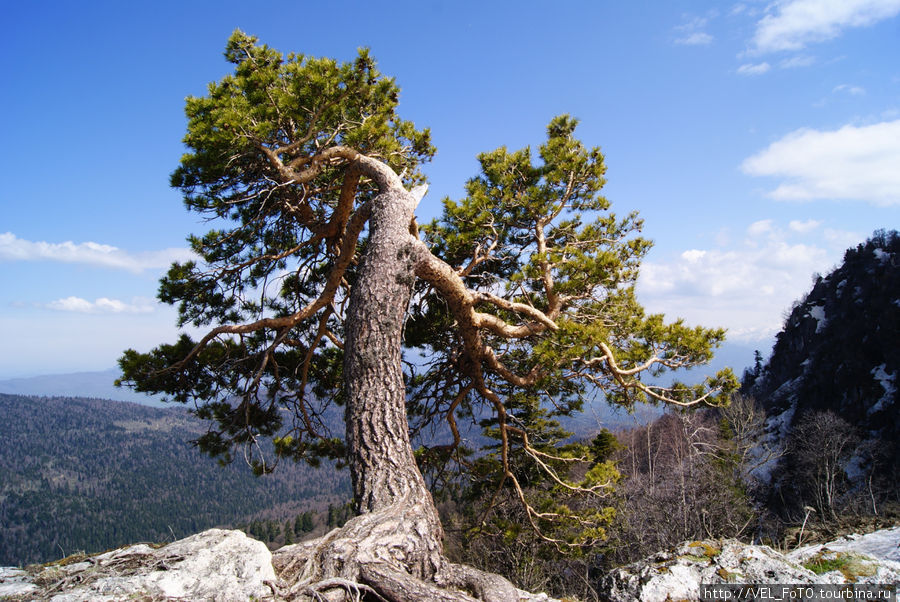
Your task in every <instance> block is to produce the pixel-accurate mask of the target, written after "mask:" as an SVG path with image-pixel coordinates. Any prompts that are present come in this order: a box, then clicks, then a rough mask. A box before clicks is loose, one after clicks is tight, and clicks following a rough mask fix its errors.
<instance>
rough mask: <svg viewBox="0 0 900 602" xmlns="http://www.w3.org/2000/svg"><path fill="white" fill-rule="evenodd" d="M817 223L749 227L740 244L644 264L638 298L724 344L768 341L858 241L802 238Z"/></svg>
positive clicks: (831, 234)
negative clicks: (720, 331)
mask: <svg viewBox="0 0 900 602" xmlns="http://www.w3.org/2000/svg"><path fill="white" fill-rule="evenodd" d="M819 225H820V224H819V223H818V222H816V221H815V220H809V221H806V222H799V221H797V222H791V223H790V225H789V227H788V228H787V229H785V228H783V227H781V226H779V225H778V224H776V223H775V221H774V220H771V219H766V220H759V221H757V222H754V223H752V224H750V225H749V226H747V228H746V229H745V231H744V236H743V237H742V238H741V240H738V241H736V242H733V243H726V244H723V245H717V246H716V247H714V248H708V249H689V250H686V251H684V252H682V253H681V254H680V255H678V256H677V257H675V258H673V259H671V260H668V261H646V262H644V265H643V267H642V269H641V277H640V281H639V283H638V295H639V298H640V299H641V301H642V302H643V303H644V304H645V305H646V307H647V308H648V310H650V311H659V312H664V313H666V315H667V316H668V317H671V318H674V317H683V318H684V319H685V320H686V321H687V322H688V323H691V324H701V325H703V326H721V327H725V328H728V333H729V334H728V336H729V339H732V340H739V341H744V342H756V341H761V340H765V339H769V338H771V337H772V336H773V335H774V334H775V333H776V332H778V330H779V329H780V328H781V325H782V317H783V314H784V312H785V310H786V309H788V308H789V307H790V306H791V304H792V303H793V302H794V301H795V300H797V299H798V298H800V297H801V296H802V295H804V294H805V293H806V292H807V291H808V290H809V287H810V281H811V278H812V275H813V274H814V273H817V272H819V273H824V272H827V271H828V270H829V269H831V268H832V267H833V266H834V265H835V263H836V262H837V261H838V260H839V259H840V254H841V252H842V251H843V249H845V248H846V247H847V246H851V245H854V244H857V243H858V242H860V241H861V240H862V237H861V236H859V235H855V234H853V233H848V232H841V233H838V232H837V231H826V232H824V233H823V235H824V237H825V239H826V241H827V244H824V245H817V244H815V243H813V242H810V241H808V240H806V239H805V238H800V237H801V236H802V237H806V236H808V235H809V233H810V232H811V231H812V230H813V229H814V228H817V227H818V226H819Z"/></svg>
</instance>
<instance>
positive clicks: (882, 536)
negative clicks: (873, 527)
mask: <svg viewBox="0 0 900 602" xmlns="http://www.w3.org/2000/svg"><path fill="white" fill-rule="evenodd" d="M825 547H827V548H828V549H829V550H833V551H835V552H852V553H855V554H865V555H866V556H871V557H872V558H874V559H875V560H879V561H887V562H889V563H893V564H894V565H896V567H895V568H896V569H897V570H900V527H893V528H892V529H882V530H881V531H875V532H874V533H869V534H867V535H847V536H846V537H842V538H840V539H837V540H835V541H830V542H828V543H826V544H818V545H814V546H806V547H803V548H799V549H797V550H794V551H793V552H791V553H789V554H788V555H787V557H788V558H790V559H791V560H795V561H797V562H803V561H804V560H805V559H807V558H809V557H811V556H815V555H816V554H817V553H819V552H820V551H821V550H822V548H825Z"/></svg>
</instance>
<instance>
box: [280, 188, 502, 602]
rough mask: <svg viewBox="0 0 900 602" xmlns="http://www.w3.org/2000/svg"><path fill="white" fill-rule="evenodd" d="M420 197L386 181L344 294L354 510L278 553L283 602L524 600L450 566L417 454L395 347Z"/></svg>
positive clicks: (490, 579)
mask: <svg viewBox="0 0 900 602" xmlns="http://www.w3.org/2000/svg"><path fill="white" fill-rule="evenodd" d="M418 197H419V195H418V194H416V193H410V192H407V191H406V190H405V189H403V188H402V186H399V183H396V184H394V183H393V182H387V183H382V192H381V194H380V195H379V196H378V197H377V198H376V199H375V200H374V202H373V204H372V214H371V217H370V220H369V226H370V239H369V244H368V247H367V249H366V254H365V257H364V259H363V262H362V265H361V266H360V270H359V272H358V278H357V282H356V283H355V285H354V287H353V290H352V292H351V295H350V303H349V309H348V313H347V321H346V328H347V332H346V339H345V344H344V355H345V357H344V381H345V387H346V390H347V408H346V415H345V421H346V427H347V433H346V436H347V444H348V449H349V451H350V457H349V466H350V474H351V479H352V482H353V492H354V500H355V502H356V506H357V511H358V512H359V513H360V514H359V516H357V517H355V518H353V519H351V520H350V521H348V522H347V524H346V525H344V527H342V528H341V529H336V530H334V531H332V532H331V533H329V534H328V535H326V536H325V537H323V538H321V539H318V540H315V541H312V542H307V543H304V544H298V545H296V546H289V547H288V548H284V549H283V550H282V551H280V552H279V553H277V554H276V557H275V567H276V569H277V570H278V573H279V577H280V579H281V582H282V584H283V588H284V590H283V591H282V592H281V594H282V596H283V597H285V598H299V599H317V600H318V599H327V600H343V599H353V596H355V595H356V593H357V592H366V591H368V592H370V593H372V594H377V596H379V597H381V598H382V599H386V600H390V601H393V602H406V601H409V602H411V601H413V600H446V601H448V602H449V601H468V600H478V599H481V600H489V601H497V602H501V601H508V600H519V599H520V597H519V592H518V590H516V588H515V587H513V586H512V584H510V583H509V582H508V581H506V580H505V579H503V578H502V577H499V576H497V575H491V574H488V573H484V572H481V571H478V570H476V569H473V568H470V567H465V566H461V565H454V564H451V563H449V562H447V561H446V559H445V558H444V556H443V547H442V538H443V531H442V529H441V523H440V519H439V517H438V513H437V510H436V508H435V506H434V502H433V500H432V498H431V494H430V492H429V491H428V488H427V486H426V485H425V481H424V479H423V478H422V474H421V473H420V472H419V469H418V466H417V465H416V461H415V458H414V456H413V452H412V445H411V444H410V439H409V428H408V422H407V417H406V392H405V387H404V384H403V373H402V368H401V341H402V333H403V324H404V321H405V319H406V311H407V307H408V304H409V299H410V295H411V291H412V286H413V283H414V279H415V270H416V259H415V257H416V253H415V245H416V243H417V241H416V239H415V238H414V237H413V236H412V235H411V234H410V232H409V224H410V221H411V219H412V217H413V212H414V210H415V207H416V205H417V203H418V200H419V198H418Z"/></svg>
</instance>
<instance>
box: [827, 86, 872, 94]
mask: <svg viewBox="0 0 900 602" xmlns="http://www.w3.org/2000/svg"><path fill="white" fill-rule="evenodd" d="M831 92H832V93H833V94H838V93H844V94H849V95H850V96H863V95H865V93H866V90H865V88H860V87H859V86H851V85H850V84H841V85H839V86H835V87H834V89H833V90H832V91H831Z"/></svg>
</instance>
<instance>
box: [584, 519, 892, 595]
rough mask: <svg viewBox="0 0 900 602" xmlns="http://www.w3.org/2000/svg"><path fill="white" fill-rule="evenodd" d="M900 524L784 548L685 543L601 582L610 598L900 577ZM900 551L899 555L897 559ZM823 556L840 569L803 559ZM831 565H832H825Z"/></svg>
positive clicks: (728, 542) (885, 580) (888, 580)
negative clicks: (814, 567) (708, 588)
mask: <svg viewBox="0 0 900 602" xmlns="http://www.w3.org/2000/svg"><path fill="white" fill-rule="evenodd" d="M898 542H900V527H898V528H895V529H888V530H885V531H878V532H876V533H872V534H869V535H865V536H851V537H850V538H844V539H841V540H837V541H835V542H831V543H829V544H824V545H819V546H810V547H809V548H802V549H800V550H796V551H795V552H792V553H790V554H787V555H785V554H781V553H779V552H776V551H775V550H773V549H772V548H770V547H768V546H758V545H749V544H743V543H740V542H738V541H735V540H725V541H716V540H706V541H694V542H687V543H683V544H681V546H679V547H678V548H676V549H675V550H674V551H669V552H660V553H658V554H655V555H654V556H651V557H649V558H647V559H645V560H642V561H640V562H636V563H634V564H631V565H628V566H626V567H622V568H619V569H615V570H613V571H611V572H609V573H608V574H607V575H606V576H605V577H604V578H603V580H602V582H601V586H600V590H599V593H600V597H601V599H605V600H610V601H611V602H633V601H634V600H641V601H642V602H664V601H666V600H700V599H701V597H700V586H701V584H710V585H712V584H721V583H747V584H760V585H767V584H818V583H833V584H841V583H882V584H883V583H894V584H897V583H900V562H897V560H900V551H898V548H897V545H898ZM893 556H896V557H897V560H894V559H893ZM817 559H822V560H827V561H831V562H832V563H833V564H834V565H836V566H838V567H840V568H839V569H835V570H831V571H824V572H823V571H819V573H820V574H816V573H815V572H813V571H812V570H810V569H808V568H806V567H805V566H804V565H809V564H811V562H812V561H814V560H817ZM824 566H832V565H824Z"/></svg>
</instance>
